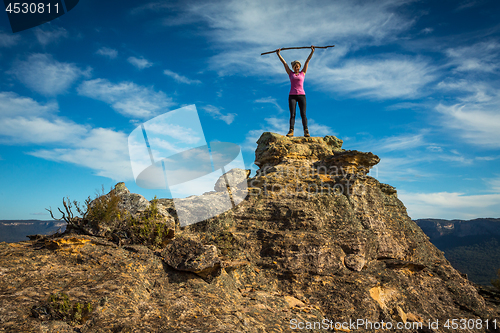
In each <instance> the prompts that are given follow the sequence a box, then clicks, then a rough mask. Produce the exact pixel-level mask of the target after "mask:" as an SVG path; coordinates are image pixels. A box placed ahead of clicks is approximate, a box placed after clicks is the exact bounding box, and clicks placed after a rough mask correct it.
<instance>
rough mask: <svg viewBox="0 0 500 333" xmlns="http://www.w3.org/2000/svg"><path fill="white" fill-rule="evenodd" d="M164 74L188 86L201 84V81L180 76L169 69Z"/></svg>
mask: <svg viewBox="0 0 500 333" xmlns="http://www.w3.org/2000/svg"><path fill="white" fill-rule="evenodd" d="M163 74H165V75H167V76H170V77H171V78H173V79H174V80H175V81H177V82H181V83H186V84H201V81H200V80H191V79H189V78H187V77H185V76H183V75H179V74H177V73H174V72H172V71H171V70H169V69H165V70H164V71H163Z"/></svg>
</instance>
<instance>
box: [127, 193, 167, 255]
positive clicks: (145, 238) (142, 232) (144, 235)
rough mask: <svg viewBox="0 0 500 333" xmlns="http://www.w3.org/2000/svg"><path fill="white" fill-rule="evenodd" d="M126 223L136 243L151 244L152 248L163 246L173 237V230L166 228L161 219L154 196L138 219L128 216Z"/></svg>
mask: <svg viewBox="0 0 500 333" xmlns="http://www.w3.org/2000/svg"><path fill="white" fill-rule="evenodd" d="M127 224H128V226H129V227H130V229H131V232H132V235H133V236H134V237H135V238H136V239H137V241H136V242H137V243H140V244H144V245H151V246H152V247H153V248H162V247H165V245H167V242H168V240H169V239H171V238H173V230H171V229H168V228H167V226H166V225H165V224H164V223H163V221H162V217H161V215H160V212H159V210H158V198H157V197H156V196H155V197H154V198H153V200H151V205H150V206H149V207H148V208H147V209H146V210H145V211H144V213H143V214H142V215H141V217H140V218H139V219H137V218H133V217H132V218H129V219H128V221H127Z"/></svg>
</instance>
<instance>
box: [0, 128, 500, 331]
mask: <svg viewBox="0 0 500 333" xmlns="http://www.w3.org/2000/svg"><path fill="white" fill-rule="evenodd" d="M378 162H379V158H378V157H377V156H376V155H374V154H372V153H363V152H358V151H347V150H344V149H342V141H341V140H339V139H337V138H335V137H333V136H327V137H324V138H319V137H311V138H304V137H297V138H287V137H284V136H281V135H278V134H274V133H264V134H263V135H262V136H261V138H260V139H259V141H258V148H257V150H256V160H255V163H256V164H257V165H259V166H260V170H259V172H258V173H257V175H255V176H254V177H253V178H251V179H247V180H245V179H243V181H246V182H247V185H248V195H247V196H246V198H245V199H244V200H243V201H242V202H241V204H239V205H238V206H236V207H235V208H233V209H231V210H229V211H227V212H226V213H223V214H221V215H219V216H216V217H214V218H211V219H208V220H206V221H203V222H200V223H196V224H192V225H189V226H186V227H182V228H181V227H180V226H179V222H178V221H177V217H176V213H175V210H174V209H173V205H172V200H169V199H160V200H159V201H158V202H155V203H154V204H151V203H145V202H144V201H142V200H139V199H138V198H137V197H136V196H135V197H133V195H132V194H130V193H129V192H128V190H126V188H124V186H123V184H122V185H120V186H117V189H116V190H114V192H113V191H112V192H113V193H110V194H109V195H117V196H118V197H119V198H120V200H121V201H120V202H121V203H122V206H121V208H124V207H127V209H129V210H133V212H132V213H130V214H129V216H128V217H127V218H128V219H129V220H127V221H129V222H125V220H124V217H120V216H117V217H115V218H114V219H108V220H107V222H104V221H85V219H83V220H78V219H76V220H74V223H73V225H72V226H70V227H69V228H68V232H67V233H66V234H64V235H56V236H54V237H51V238H46V237H45V238H43V237H42V238H39V239H34V240H32V241H28V242H21V243H14V244H7V243H0V277H1V280H0V331H6V332H20V331H23V332H56V331H57V332H295V331H300V328H304V329H307V330H306V331H310V332H325V331H342V332H349V331H360V332H382V331H385V330H387V329H390V328H392V330H394V331H398V332H432V331H434V332H452V331H456V330H453V329H451V321H450V322H449V324H450V329H448V328H446V327H445V324H446V321H447V320H448V319H450V320H451V319H457V320H458V321H455V323H458V324H460V320H461V319H462V320H463V321H462V322H465V323H466V325H465V328H463V329H460V331H461V332H498V331H500V330H499V329H496V330H495V329H494V322H493V320H494V319H495V318H496V319H497V323H496V325H497V327H498V326H499V323H498V319H500V316H499V309H498V307H495V306H494V305H492V304H490V303H488V302H487V301H485V300H484V299H483V298H482V297H481V296H480V295H479V294H478V292H477V290H476V289H475V288H474V286H473V285H472V284H471V283H470V282H469V281H467V279H465V278H464V277H463V276H462V275H461V274H460V273H459V272H457V271H456V270H455V269H453V268H452V267H451V265H450V264H449V262H448V261H447V260H446V259H445V258H444V256H443V254H442V253H441V252H440V251H439V250H437V249H436V248H435V247H434V246H433V245H432V244H431V243H430V242H429V240H428V237H427V236H425V234H424V233H423V232H422V230H421V229H420V228H419V227H418V226H417V225H416V224H415V223H414V222H413V221H412V220H411V219H410V218H409V217H408V215H407V213H406V209H405V207H404V205H403V203H402V202H401V201H400V200H399V199H398V198H397V192H396V190H395V188H393V187H392V186H390V185H387V184H381V183H380V182H378V181H377V180H376V179H374V178H372V177H370V176H368V175H367V173H368V171H369V169H370V168H371V167H373V166H374V165H376V164H377V163H378ZM243 174H244V175H246V174H247V173H244V172H243ZM219 185H220V184H219ZM223 189H224V186H218V188H217V189H216V191H214V192H209V193H206V194H205V195H204V196H203V198H202V199H203V200H205V201H210V202H215V203H216V202H217V198H219V196H220V190H223ZM230 190H231V193H232V194H233V195H235V196H243V190H242V187H241V186H234V187H231V188H230ZM134 198H135V199H134ZM132 199H134V200H135V201H134V200H132ZM131 202H142V204H141V205H130V203H131ZM127 203H128V204H127ZM138 207H139V208H138ZM130 216H135V217H133V218H132V220H130V218H131V217H130ZM141 216H142V217H141ZM144 216H146V218H144ZM151 216H153V217H156V218H159V219H160V220H161V221H160V222H158V223H159V224H158V223H157V224H148V223H150V221H151V220H150V217H151ZM130 221H133V223H131V222H130ZM144 221H146V222H144ZM148 221H149V222H148ZM153 227H154V228H157V229H158V230H160V229H161V232H160V231H154V230H156V229H154V228H153ZM151 228H153V229H154V230H153V231H151V230H152V229H151ZM134 233H136V234H134ZM141 244H142V245H141ZM486 320H488V325H489V326H488V328H486ZM382 323H384V324H382ZM389 323H390V324H389ZM397 323H402V324H401V325H403V328H397V326H396V325H398V324H397ZM388 325H390V326H388ZM405 325H406V326H405ZM467 325H468V326H467ZM404 327H406V328H404Z"/></svg>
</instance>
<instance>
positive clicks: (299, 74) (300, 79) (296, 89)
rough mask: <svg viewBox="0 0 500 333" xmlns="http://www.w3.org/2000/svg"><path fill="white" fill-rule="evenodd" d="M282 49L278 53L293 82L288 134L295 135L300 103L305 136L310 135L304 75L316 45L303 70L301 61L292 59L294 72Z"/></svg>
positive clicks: (289, 96) (289, 102) (289, 97)
mask: <svg viewBox="0 0 500 333" xmlns="http://www.w3.org/2000/svg"><path fill="white" fill-rule="evenodd" d="M280 51H281V49H278V50H277V51H276V53H277V54H278V57H279V58H280V60H281V62H282V63H283V65H284V66H285V70H286V73H287V74H288V77H289V78H290V83H291V88H290V94H289V95H288V106H289V108H290V130H289V131H288V134H287V135H286V136H289V137H291V136H293V129H294V126H295V108H296V106H297V103H299V109H300V117H301V118H302V126H304V136H305V137H310V135H309V129H308V128H307V118H306V92H305V91H304V77H305V75H306V72H307V66H308V65H309V60H311V57H312V55H313V53H314V46H312V45H311V54H309V57H308V58H307V60H306V62H305V64H304V68H303V69H302V71H301V70H300V66H301V64H300V61H298V60H295V61H292V68H293V72H292V71H291V70H290V68H289V67H288V64H287V63H286V61H285V59H283V57H282V56H281V54H280Z"/></svg>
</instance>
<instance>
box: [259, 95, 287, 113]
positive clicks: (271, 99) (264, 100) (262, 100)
mask: <svg viewBox="0 0 500 333" xmlns="http://www.w3.org/2000/svg"><path fill="white" fill-rule="evenodd" d="M254 102H255V103H261V104H271V105H274V106H275V107H276V109H277V110H278V112H280V113H282V112H284V110H283V109H282V108H281V106H280V105H279V104H278V102H277V101H276V98H274V97H264V98H259V99H257V100H255V101H254Z"/></svg>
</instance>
